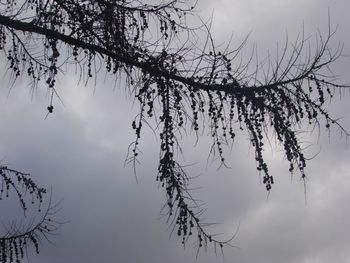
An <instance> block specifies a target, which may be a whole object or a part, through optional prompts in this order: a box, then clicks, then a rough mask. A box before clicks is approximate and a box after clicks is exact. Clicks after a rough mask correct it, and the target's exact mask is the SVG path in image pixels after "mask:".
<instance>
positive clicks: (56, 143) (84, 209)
mask: <svg viewBox="0 0 350 263" xmlns="http://www.w3.org/2000/svg"><path fill="white" fill-rule="evenodd" d="M197 10H198V14H199V15H201V16H202V17H203V18H209V17H210V16H211V14H212V13H213V15H214V17H213V19H214V20H213V26H212V33H213V34H214V36H215V38H216V39H217V40H218V43H220V41H222V42H224V41H227V40H228V38H229V37H230V35H231V34H232V33H233V34H234V41H233V44H234V43H239V41H240V40H242V39H243V38H244V37H245V36H246V35H247V34H248V33H251V34H250V38H249V42H248V45H253V44H257V45H258V48H259V52H262V53H267V50H268V49H269V50H270V51H271V52H272V51H274V50H275V48H276V43H277V42H279V43H283V41H284V40H285V36H286V31H288V35H289V37H290V38H291V39H293V37H296V36H297V33H298V32H300V31H301V29H302V25H303V23H304V27H305V32H306V35H308V36H311V35H313V34H315V33H316V32H317V30H320V31H321V32H325V31H326V30H327V23H328V10H329V11H330V14H331V22H332V25H333V27H336V26H338V31H337V34H336V36H335V38H334V46H336V45H337V43H338V42H341V43H343V44H344V51H343V54H344V55H345V56H344V57H342V58H340V59H339V61H337V62H336V63H335V64H334V72H335V73H336V74H339V75H340V76H341V79H342V80H344V82H347V81H349V80H350V74H349V72H348V71H349V69H350V56H349V55H350V35H349V34H348V30H349V26H350V17H349V12H350V2H349V1H348V0H337V1H335V0H307V1H305V0H293V1H291V0H290V1H289V0H288V1H287V0H264V1H259V0H245V1H240V0H216V1H209V0H198V6H197ZM346 55H347V56H346ZM100 80H101V81H99V82H98V85H97V86H96V88H94V87H91V86H88V87H84V86H82V85H77V79H76V78H75V77H74V76H73V75H70V73H69V72H67V73H66V74H65V76H64V77H63V76H61V77H60V81H59V84H58V86H57V88H58V90H59V92H60V94H61V96H62V98H63V101H64V106H63V105H62V104H59V103H56V104H55V111H54V114H52V115H50V116H49V117H48V118H47V119H46V120H44V117H45V115H46V106H47V103H48V97H47V94H46V89H45V87H41V88H39V89H38V90H37V92H36V93H35V94H34V95H33V94H31V93H30V90H29V88H28V87H27V86H26V83H25V81H24V80H23V81H22V82H21V81H18V82H17V83H16V85H15V86H14V87H13V88H12V90H11V92H10V93H9V85H7V81H8V79H7V80H6V78H5V80H4V81H3V84H2V85H1V89H0V120H1V128H0V138H1V140H0V159H1V160H2V163H6V164H8V165H9V166H11V167H13V168H16V169H18V170H21V171H26V172H30V173H31V174H32V176H33V178H34V179H35V180H36V181H37V182H38V184H41V185H43V186H46V187H50V186H51V185H52V187H53V195H54V199H56V200H59V199H61V198H62V199H63V203H62V210H61V211H60V213H59V214H58V215H57V217H58V218H59V219H62V220H69V223H67V224H66V225H64V226H63V227H62V228H61V230H60V231H59V235H58V236H55V237H53V239H52V240H53V241H54V243H55V246H52V245H49V244H43V246H42V249H41V254H40V255H35V254H34V253H32V252H30V253H29V259H28V260H29V262H38V263H41V262H51V263H56V262H57V263H58V262H67V263H73V262H84V263H92V262H103V263H112V262H123V263H141V262H153V263H161V262H168V263H177V262H184V263H191V262H201V263H202V262H203V263H206V262H208V263H209V262H214V263H219V262H237V263H252V262H259V263H265V262H266V263H280V262H286V263H326V262H327V263H328V262H338V263H346V262H349V261H350V238H349V233H350V232H349V231H350V210H349V209H348V207H349V203H350V150H349V147H348V148H346V147H345V140H344V138H341V136H340V134H339V133H338V132H337V130H334V131H333V133H332V134H331V136H330V137H329V136H328V134H327V133H326V132H324V133H323V134H321V136H320V140H319V141H317V134H310V137H309V138H306V139H307V140H308V141H310V142H312V144H313V145H312V147H311V148H310V149H309V150H308V153H309V155H310V156H313V155H314V154H317V153H319V154H318V155H317V157H316V158H314V159H312V160H311V161H309V163H308V167H307V174H308V179H309V180H308V182H307V188H306V191H307V195H306V202H305V195H304V188H303V183H302V181H300V179H299V177H298V175H296V176H295V177H294V178H293V180H291V177H290V174H289V173H288V164H287V163H286V162H285V161H284V160H283V153H282V152H281V151H277V150H276V149H274V150H273V151H270V153H269V156H268V162H269V164H270V170H271V173H272V174H273V175H274V177H275V181H276V184H275V185H274V187H273V189H272V191H271V193H270V196H269V197H268V199H267V195H266V191H265V188H264V186H263V185H262V184H261V182H260V180H259V176H258V174H257V172H256V170H255V163H254V153H253V152H252V150H251V149H249V147H248V144H247V136H246V135H242V136H240V137H239V138H240V140H237V143H236V144H235V146H234V147H233V150H232V154H231V155H230V158H229V159H230V166H231V167H232V168H231V169H220V170H219V171H218V170H217V167H218V165H217V164H214V165H212V166H209V167H207V168H206V157H207V152H208V149H209V145H208V144H207V140H206V139H205V138H204V139H203V140H201V141H200V143H199V145H198V147H196V148H193V147H191V145H194V143H195V139H194V138H192V137H188V138H185V139H184V143H185V144H186V145H189V147H186V148H185V160H184V162H185V163H196V164H195V165H193V166H191V167H190V168H189V169H190V172H191V174H192V175H201V176H200V177H199V178H198V179H196V180H195V181H194V184H195V185H196V186H201V189H199V190H198V191H197V192H196V193H195V194H196V196H197V197H199V198H200V199H201V200H204V201H205V202H206V203H207V204H206V209H207V212H206V218H207V219H208V220H207V221H212V222H220V223H222V224H220V225H218V226H216V227H215V229H213V232H215V233H223V234H222V237H223V238H225V237H229V236H230V235H231V234H233V233H235V231H236V230H237V228H238V226H239V230H238V235H237V237H236V238H235V240H234V241H233V244H234V245H236V246H238V247H239V249H226V250H225V258H224V259H223V258H222V257H221V256H219V257H215V254H214V251H213V250H211V249H209V250H208V252H207V253H201V254H200V255H199V258H198V259H197V260H196V258H195V254H196V250H195V249H193V248H192V247H191V244H189V246H188V247H187V248H186V249H185V250H184V249H183V248H182V247H181V246H180V241H179V240H178V239H176V237H172V238H169V234H170V232H169V231H168V230H167V225H166V223H165V221H164V220H163V219H160V216H159V212H160V208H161V206H162V204H163V202H164V200H163V198H164V195H163V192H164V191H163V189H160V188H158V185H157V183H156V181H155V175H156V170H157V162H158V153H159V149H158V147H159V145H158V143H159V141H157V139H156V138H155V137H154V136H153V135H152V133H151V132H150V131H148V132H145V135H144V137H143V140H142V143H141V146H142V151H143V153H144V154H143V156H142V159H141V161H142V163H141V165H140V166H138V169H137V178H138V183H136V180H135V176H134V174H133V169H132V167H130V166H127V167H124V160H125V156H126V153H127V147H128V145H129V143H130V142H132V141H133V139H134V134H133V130H132V128H131V121H132V117H133V116H134V114H136V112H137V107H136V106H134V107H133V105H132V100H130V99H129V98H127V96H126V94H125V92H124V87H121V88H120V89H119V88H118V87H117V88H115V87H114V86H113V83H110V82H108V81H106V82H103V77H100ZM349 101H350V94H349V92H348V93H347V96H344V97H343V98H342V99H341V100H338V99H336V100H334V101H333V103H334V104H333V105H332V107H331V113H332V114H333V116H336V117H341V118H342V120H341V123H342V124H343V126H344V127H345V128H346V129H348V130H350V103H349ZM1 214H3V212H1Z"/></svg>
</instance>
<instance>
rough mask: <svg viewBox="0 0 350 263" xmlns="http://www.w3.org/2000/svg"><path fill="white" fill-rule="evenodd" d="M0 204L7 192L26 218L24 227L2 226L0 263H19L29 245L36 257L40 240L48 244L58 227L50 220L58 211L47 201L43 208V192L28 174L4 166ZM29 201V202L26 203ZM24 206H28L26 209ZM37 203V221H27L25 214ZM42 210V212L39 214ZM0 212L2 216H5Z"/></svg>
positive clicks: (18, 225)
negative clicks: (15, 200) (17, 203)
mask: <svg viewBox="0 0 350 263" xmlns="http://www.w3.org/2000/svg"><path fill="white" fill-rule="evenodd" d="M0 181H1V190H0V200H3V199H4V198H9V197H10V194H11V192H13V193H14V194H15V196H16V197H17V198H18V201H19V203H20V206H21V208H22V210H23V212H24V216H25V217H26V219H27V220H26V221H27V222H25V223H23V222H20V223H18V222H16V220H14V221H11V222H9V223H8V225H4V222H3V227H4V228H5V229H4V230H5V231H1V232H0V262H5V263H6V262H20V260H21V259H23V257H24V256H25V253H26V252H27V247H28V246H29V245H33V246H34V247H35V250H36V252H37V253H39V242H40V241H41V240H43V239H46V240H48V238H49V236H50V235H52V234H53V233H54V232H55V231H56V230H57V229H58V227H59V226H60V225H61V223H60V222H58V221H56V220H55V219H54V218H53V216H54V215H55V214H56V212H57V211H58V210H57V208H58V205H59V204H56V205H52V203H51V198H50V199H49V201H48V204H47V206H46V205H45V206H44V208H42V206H43V201H44V196H45V194H46V189H45V188H42V187H39V186H38V185H37V184H36V183H35V182H34V181H33V180H32V179H31V178H30V175H29V174H26V173H22V172H19V171H17V170H13V169H10V168H9V167H7V166H0ZM29 200H30V201H29ZM28 202H30V203H31V205H29V206H28ZM35 203H38V214H39V216H40V217H39V218H37V219H36V220H35V219H34V218H30V217H29V216H28V217H27V211H28V210H29V212H30V213H32V212H33V211H31V210H33V208H32V205H34V204H35ZM42 209H44V211H42ZM4 212H5V213H3V212H2V214H5V215H6V214H7V213H6V211H4Z"/></svg>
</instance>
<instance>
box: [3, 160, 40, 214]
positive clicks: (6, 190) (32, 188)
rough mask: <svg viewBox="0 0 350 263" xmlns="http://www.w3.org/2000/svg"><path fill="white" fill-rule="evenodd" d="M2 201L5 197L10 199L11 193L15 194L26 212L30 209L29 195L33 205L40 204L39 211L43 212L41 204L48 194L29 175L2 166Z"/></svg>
mask: <svg viewBox="0 0 350 263" xmlns="http://www.w3.org/2000/svg"><path fill="white" fill-rule="evenodd" d="M0 178H1V189H0V200H2V199H3V198H4V197H9V194H10V192H11V191H12V192H14V193H15V194H16V195H17V197H18V199H19V202H20V204H21V206H22V208H23V211H24V212H25V211H26V210H27V209H28V206H27V201H26V199H28V197H27V195H29V199H31V203H32V204H34V203H35V201H38V202H39V207H38V211H39V212H41V204H42V202H43V195H44V194H45V193H46V189H45V188H41V187H39V186H38V185H37V184H36V183H35V182H34V181H33V180H32V179H31V178H30V177H29V174H25V173H22V172H19V171H16V170H12V169H10V168H8V167H7V166H0Z"/></svg>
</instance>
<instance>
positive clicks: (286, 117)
mask: <svg viewBox="0 0 350 263" xmlns="http://www.w3.org/2000/svg"><path fill="white" fill-rule="evenodd" d="M1 8H3V9H1V10H0V14H1V15H7V16H11V15H12V17H13V19H17V20H20V21H21V22H26V23H29V24H30V25H32V27H33V28H35V29H36V30H37V31H35V32H36V33H31V34H28V33H25V32H24V33H23V32H22V31H16V30H15V29H14V28H13V27H11V26H9V25H7V26H6V25H0V49H1V50H3V51H4V53H5V54H6V58H7V59H8V61H9V68H10V69H11V70H12V72H13V77H14V78H17V77H19V76H22V75H23V74H27V75H28V77H30V78H31V79H32V83H33V85H34V86H38V85H39V83H41V82H40V80H44V81H45V82H46V85H47V87H48V89H49V91H50V94H51V98H50V103H49V106H48V107H47V110H48V113H52V112H53V98H54V97H55V95H56V97H58V94H57V92H56V89H55V86H56V80H57V77H58V75H59V73H60V70H63V68H64V67H63V66H69V65H71V64H72V65H73V66H75V68H76V72H77V73H78V75H80V78H83V79H85V80H86V82H88V80H89V79H90V78H93V77H96V76H97V75H98V74H105V72H107V74H108V75H112V76H114V77H115V78H120V79H123V80H125V83H126V85H127V87H128V88H129V90H130V92H131V93H132V94H133V95H134V96H135V98H136V101H137V102H138V103H139V105H140V112H139V114H138V115H137V116H136V117H135V118H134V120H133V121H132V123H131V126H132V129H133V131H134V132H135V136H136V139H135V141H134V142H133V143H131V144H130V147H129V152H128V157H127V159H126V163H131V164H132V165H133V166H134V167H135V166H136V164H137V163H138V162H139V159H138V158H139V157H140V153H141V151H140V140H141V137H142V129H143V127H144V126H147V125H151V123H155V126H156V132H158V133H159V134H158V135H159V142H160V152H159V165H158V173H157V177H156V180H157V181H158V182H159V184H160V185H161V186H162V187H163V188H164V190H165V195H166V204H165V210H166V212H165V214H166V215H167V217H168V222H170V224H171V225H172V226H173V232H174V233H176V234H177V235H178V236H179V237H180V238H181V240H182V243H183V244H184V245H185V244H186V242H187V241H188V240H190V239H191V240H192V238H194V239H195V240H196V241H197V243H198V248H201V247H203V246H204V247H206V245H207V244H208V243H212V244H213V245H214V247H216V246H219V247H223V246H224V245H229V242H230V241H231V240H226V241H222V240H218V239H214V238H213V237H212V235H210V234H209V233H208V232H207V229H206V227H207V226H209V225H210V224H205V223H203V222H202V221H201V214H202V212H203V211H202V210H201V209H200V208H199V205H198V202H196V201H195V199H194V198H193V197H192V196H191V194H190V192H189V190H188V186H189V182H190V181H189V178H188V176H187V175H186V172H185V170H184V169H183V166H182V165H181V164H180V163H179V162H178V161H177V156H178V154H179V153H181V144H180V139H181V136H183V135H184V134H186V133H187V132H188V131H191V133H194V134H195V135H196V136H197V138H198V137H199V136H200V135H201V134H203V133H204V132H205V133H207V132H209V134H210V136H211V138H212V145H211V147H210V149H209V152H210V154H211V155H212V156H213V158H216V157H219V162H220V164H221V165H222V166H226V159H227V156H226V155H225V150H227V147H231V146H232V144H233V142H234V140H235V138H236V134H237V133H238V132H243V133H245V134H248V136H249V139H250V144H251V146H252V147H253V149H254V152H255V156H254V157H255V160H256V169H257V171H258V172H259V173H261V176H262V183H263V184H264V186H265V187H266V190H267V191H270V190H271V189H272V186H273V184H274V183H275V178H274V177H273V176H272V174H271V173H270V171H269V166H268V163H267V162H266V161H265V158H264V149H265V143H266V141H267V140H268V138H267V137H268V136H269V134H270V135H271V133H272V134H273V136H274V137H275V138H276V141H277V142H278V143H279V144H280V145H281V147H282V149H283V150H284V153H285V157H286V160H287V161H288V163H289V172H291V173H294V172H295V171H299V173H300V175H301V178H302V179H305V178H306V171H305V168H306V160H307V159H306V157H305V156H304V152H303V147H302V145H301V143H300V138H299V132H300V130H301V128H300V127H305V125H307V126H308V127H315V126H316V127H317V126H320V125H324V126H325V128H326V129H330V128H331V125H332V124H334V125H336V126H337V127H338V128H340V130H341V131H342V132H343V133H344V134H346V135H347V136H349V133H348V132H346V131H345V130H344V129H343V127H342V126H341V125H340V124H339V123H338V122H337V121H336V120H335V119H333V118H332V117H331V116H330V115H329V114H328V112H327V108H326V106H327V102H331V100H332V98H333V96H334V93H335V91H336V90H339V89H342V88H346V86H345V85H339V84H337V83H336V82H335V79H334V77H333V76H332V75H327V71H325V70H324V69H327V68H328V67H329V66H330V65H331V64H332V63H333V62H334V61H335V60H336V59H337V58H338V56H339V55H340V53H339V52H338V51H337V50H336V51H335V52H334V53H332V52H330V49H329V48H328V45H329V41H330V39H331V37H332V32H329V35H328V36H327V37H326V38H323V37H321V36H320V37H319V40H320V41H319V42H318V46H317V47H316V48H315V54H314V55H312V54H309V53H307V52H306V55H305V58H306V59H304V58H303V54H304V53H303V46H304V45H303V44H305V40H302V41H301V42H302V43H301V44H300V45H298V44H296V45H295V46H293V48H292V52H291V55H290V57H289V58H288V55H287V54H286V53H285V54H283V56H282V58H285V60H283V59H281V60H279V59H277V63H276V65H275V66H271V65H273V64H274V61H268V62H267V67H268V69H266V68H265V70H264V69H263V70H262V72H263V73H262V75H263V77H261V75H260V74H259V72H250V73H249V72H248V68H249V63H250V62H251V60H249V61H248V62H247V63H246V64H245V63H243V62H242V61H239V59H238V57H239V56H241V52H242V48H243V46H244V43H243V44H242V45H241V46H239V47H238V48H235V49H232V48H231V49H230V47H227V48H226V49H224V50H221V51H219V50H217V48H216V47H215V45H214V40H213V39H212V36H211V35H210V33H209V32H208V35H207V41H205V43H206V44H205V45H204V46H198V43H199V42H198V41H197V40H198V39H196V38H195V33H196V31H195V30H193V29H191V28H190V27H189V26H187V24H186V14H187V13H191V12H192V7H188V5H187V4H186V2H183V1H180V0H178V1H169V2H164V3H161V4H159V5H149V4H143V3H142V2H139V1H126V0H117V1H115V0H104V1H92V0H91V1H90V0H89V1H85V0H84V1H80V0H79V1H77V0H62V1H53V2H51V1H46V0H27V1H24V3H23V5H21V7H19V6H18V2H17V1H16V0H8V1H7V4H5V5H4V7H1ZM1 21H2V20H1ZM0 24H1V23H0ZM40 30H41V31H40ZM45 30H49V32H50V33H45V32H47V31H45ZM23 31H25V30H23ZM44 31H45V32H44ZM182 33H183V34H182ZM181 34H182V35H181ZM286 50H287V49H286ZM285 52H286V51H285ZM237 61H238V62H237ZM254 66H255V65H254ZM259 66H260V65H259ZM255 68H256V67H255ZM121 74H122V75H121ZM145 124H146V125H145ZM22 180H23V179H22ZM4 182H5V188H6V187H7V185H10V186H11V183H9V184H7V183H6V182H7V181H4ZM34 192H35V191H34ZM35 193H36V192H35ZM33 243H34V244H35V242H34V241H33ZM2 251H4V250H2ZM13 251H16V245H14V246H13Z"/></svg>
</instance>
